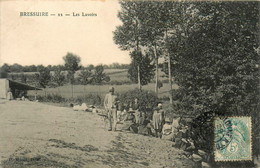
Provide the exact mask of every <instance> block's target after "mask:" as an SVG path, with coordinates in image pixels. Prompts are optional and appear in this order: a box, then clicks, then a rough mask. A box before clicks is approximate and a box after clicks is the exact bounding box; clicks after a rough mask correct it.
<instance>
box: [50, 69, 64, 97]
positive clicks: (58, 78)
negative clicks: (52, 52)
mask: <svg viewBox="0 0 260 168" xmlns="http://www.w3.org/2000/svg"><path fill="white" fill-rule="evenodd" d="M52 81H53V83H54V84H55V86H57V87H58V92H60V91H59V87H60V86H62V85H63V84H64V82H65V75H64V72H62V67H61V66H57V67H55V69H54V74H53V75H52Z"/></svg>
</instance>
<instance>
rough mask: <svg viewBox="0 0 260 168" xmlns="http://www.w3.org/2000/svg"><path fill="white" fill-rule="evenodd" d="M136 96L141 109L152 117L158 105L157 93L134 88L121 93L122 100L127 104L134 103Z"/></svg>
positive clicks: (120, 98)
mask: <svg viewBox="0 0 260 168" xmlns="http://www.w3.org/2000/svg"><path fill="white" fill-rule="evenodd" d="M135 98H137V99H138V104H139V107H140V110H141V111H144V112H146V114H147V116H148V117H151V114H152V112H153V111H152V109H153V108H154V107H156V106H157V103H158V99H157V97H156V95H155V93H154V92H151V91H145V90H138V89H134V90H130V91H127V92H125V93H122V94H121V95H119V100H120V102H121V103H123V104H127V105H130V104H133V103H134V99H135Z"/></svg>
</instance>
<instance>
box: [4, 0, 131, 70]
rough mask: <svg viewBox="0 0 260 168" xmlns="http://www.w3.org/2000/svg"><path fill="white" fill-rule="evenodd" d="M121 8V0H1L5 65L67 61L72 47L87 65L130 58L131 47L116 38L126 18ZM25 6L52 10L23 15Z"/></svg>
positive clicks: (32, 9) (34, 9)
mask: <svg viewBox="0 0 260 168" xmlns="http://www.w3.org/2000/svg"><path fill="white" fill-rule="evenodd" d="M119 10H120V5H119V3H118V2H117V1H115V0H105V1H104V0H103V1H93V0H92V1H91V0H78V1H54V0H52V1H51V0H48V1H39V0H38V1H31V0H21V1H20V0H19V1H17V0H12V1H7V0H3V1H0V19H1V20H0V66H1V65H3V64H4V63H8V64H14V63H18V64H21V65H32V64H35V65H40V64H42V65H45V66H46V65H57V64H63V63H64V61H63V59H62V57H63V56H65V55H66V54H67V52H71V53H73V54H75V55H77V56H79V57H81V63H82V65H89V64H93V65H98V64H111V63H114V62H118V63H130V56H129V53H128V52H127V51H121V50H120V49H119V48H118V46H117V45H115V44H114V42H113V33H112V31H114V30H115V28H116V26H118V25H120V24H121V22H120V20H119V19H118V17H117V13H118V11H119ZM20 12H48V16H20ZM73 12H74V15H75V14H76V13H78V14H79V15H80V16H73ZM82 12H84V13H85V14H91V13H94V14H97V16H82ZM58 13H61V14H63V16H62V17H60V16H58ZM50 14H55V16H50ZM65 14H70V16H65Z"/></svg>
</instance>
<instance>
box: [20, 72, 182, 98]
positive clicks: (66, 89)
mask: <svg viewBox="0 0 260 168" xmlns="http://www.w3.org/2000/svg"><path fill="white" fill-rule="evenodd" d="M127 71H128V70H127V69H105V70H104V72H105V73H106V74H107V75H109V76H110V80H111V81H118V82H122V81H130V79H129V78H127V74H128V73H127ZM78 73H79V71H78V72H76V74H75V77H77V76H78ZM16 74H17V73H16ZM24 74H33V72H25V73H24ZM163 75H164V73H163V72H162V71H160V70H159V80H161V81H162V80H167V78H166V77H163ZM109 86H110V85H87V86H86V87H85V92H86V94H89V93H92V94H98V95H100V96H104V95H105V94H106V93H107V91H108V88H109ZM114 87H115V89H116V92H118V93H123V92H126V91H128V90H132V89H135V88H138V85H137V84H124V85H115V86H114ZM154 87H155V83H150V84H148V85H145V86H143V89H144V90H151V91H154ZM173 88H178V86H177V85H173ZM73 90H74V91H73V93H74V97H77V96H83V95H84V86H83V85H74V86H73ZM168 90H169V85H168V83H164V84H163V87H162V88H160V89H159V97H164V96H168ZM34 93H35V92H34V91H29V92H28V94H29V95H34ZM46 93H47V94H52V93H54V94H60V95H61V96H63V97H65V98H70V97H71V96H72V94H71V85H69V84H67V85H65V86H62V87H59V88H47V89H46ZM38 94H39V95H44V91H38Z"/></svg>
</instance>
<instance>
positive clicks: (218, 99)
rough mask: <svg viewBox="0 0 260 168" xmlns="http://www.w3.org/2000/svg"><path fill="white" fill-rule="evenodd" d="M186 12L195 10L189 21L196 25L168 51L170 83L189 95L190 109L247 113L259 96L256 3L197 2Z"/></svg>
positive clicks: (254, 107) (254, 108) (251, 110)
mask: <svg viewBox="0 0 260 168" xmlns="http://www.w3.org/2000/svg"><path fill="white" fill-rule="evenodd" d="M195 9H196V10H195ZM191 10H193V11H197V12H196V13H195V12H193V18H192V19H190V22H193V21H196V25H195V27H193V28H191V29H190V31H189V32H188V33H187V32H186V34H185V38H184V39H183V44H185V45H184V46H183V47H180V48H179V49H178V50H175V55H172V59H173V60H174V64H172V71H173V74H174V76H175V81H176V83H177V84H178V85H179V86H180V89H181V90H182V91H183V95H185V96H187V97H188V96H189V97H190V98H189V100H187V101H189V103H190V107H191V106H200V107H201V112H206V111H209V110H213V111H225V112H229V113H233V114H237V115H238V114H239V115H248V114H250V113H252V112H253V111H255V110H256V105H257V102H258V96H256V95H259V94H258V90H259V69H258V67H257V66H256V65H258V64H259V55H258V54H257V52H256V50H255V48H257V47H258V46H259V44H258V43H259V40H258V32H259V23H258V18H259V17H258V15H259V11H258V9H257V3H255V2H235V3H233V2H232V3H231V2H219V3H205V2H203V3H194V4H192V9H191ZM184 15H187V14H186V13H184ZM223 18H225V19H223ZM181 26H182V27H186V26H187V25H186V24H184V23H183V24H182V25H181ZM196 26H197V27H196ZM192 111H194V108H192Z"/></svg>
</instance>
